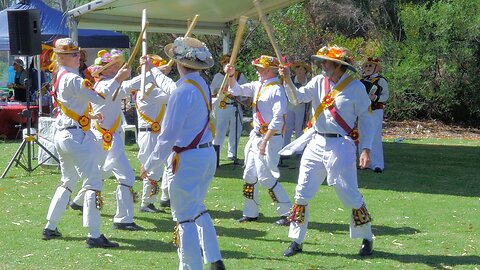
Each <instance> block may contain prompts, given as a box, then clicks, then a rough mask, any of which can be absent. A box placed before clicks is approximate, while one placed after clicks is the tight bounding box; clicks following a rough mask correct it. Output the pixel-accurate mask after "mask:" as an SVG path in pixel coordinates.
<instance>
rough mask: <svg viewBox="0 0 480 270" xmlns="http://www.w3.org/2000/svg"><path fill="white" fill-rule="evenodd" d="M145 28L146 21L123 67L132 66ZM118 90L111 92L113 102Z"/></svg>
mask: <svg viewBox="0 0 480 270" xmlns="http://www.w3.org/2000/svg"><path fill="white" fill-rule="evenodd" d="M147 27H148V21H147V22H145V25H144V27H143V28H142V31H141V32H140V35H138V39H137V43H136V44H135V48H133V52H132V54H131V55H130V58H128V62H127V63H126V64H125V65H124V67H129V66H131V65H132V63H133V59H135V56H136V55H137V53H138V50H139V49H140V45H142V37H143V33H145V31H146V30H147ZM120 88H121V87H119V88H117V89H115V92H113V97H112V100H113V101H115V99H117V95H118V92H119V91H120Z"/></svg>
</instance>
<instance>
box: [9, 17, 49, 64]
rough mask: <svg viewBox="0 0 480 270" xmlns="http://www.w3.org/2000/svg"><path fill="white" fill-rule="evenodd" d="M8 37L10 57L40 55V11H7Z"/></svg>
mask: <svg viewBox="0 0 480 270" xmlns="http://www.w3.org/2000/svg"><path fill="white" fill-rule="evenodd" d="M7 14H8V15H7V17H8V35H9V41H10V54H11V55H29V56H32V55H37V54H41V53H42V34H41V31H40V28H41V25H40V11H39V10H38V9H25V10H8V11H7Z"/></svg>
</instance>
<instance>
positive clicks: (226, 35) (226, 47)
mask: <svg viewBox="0 0 480 270" xmlns="http://www.w3.org/2000/svg"><path fill="white" fill-rule="evenodd" d="M222 38H223V54H224V55H225V54H228V53H229V52H230V41H231V39H232V37H231V34H230V31H229V30H228V29H226V30H223V31H222Z"/></svg>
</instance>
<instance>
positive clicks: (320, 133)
mask: <svg viewBox="0 0 480 270" xmlns="http://www.w3.org/2000/svg"><path fill="white" fill-rule="evenodd" d="M315 133H317V134H318V135H320V136H322V137H326V138H342V137H343V135H340V134H337V133H322V132H318V131H315Z"/></svg>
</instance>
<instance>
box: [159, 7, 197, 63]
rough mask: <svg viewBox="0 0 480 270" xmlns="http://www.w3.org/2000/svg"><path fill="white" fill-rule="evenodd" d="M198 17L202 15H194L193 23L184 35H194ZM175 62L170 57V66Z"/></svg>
mask: <svg viewBox="0 0 480 270" xmlns="http://www.w3.org/2000/svg"><path fill="white" fill-rule="evenodd" d="M198 17H200V16H199V15H198V14H196V15H195V17H193V20H192V23H191V24H190V26H189V27H188V29H187V32H186V33H185V35H184V36H183V37H189V36H191V35H192V32H193V29H194V28H195V26H196V25H197V21H198ZM173 63H174V61H173V59H170V61H168V63H167V65H168V66H169V67H171V66H173Z"/></svg>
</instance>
